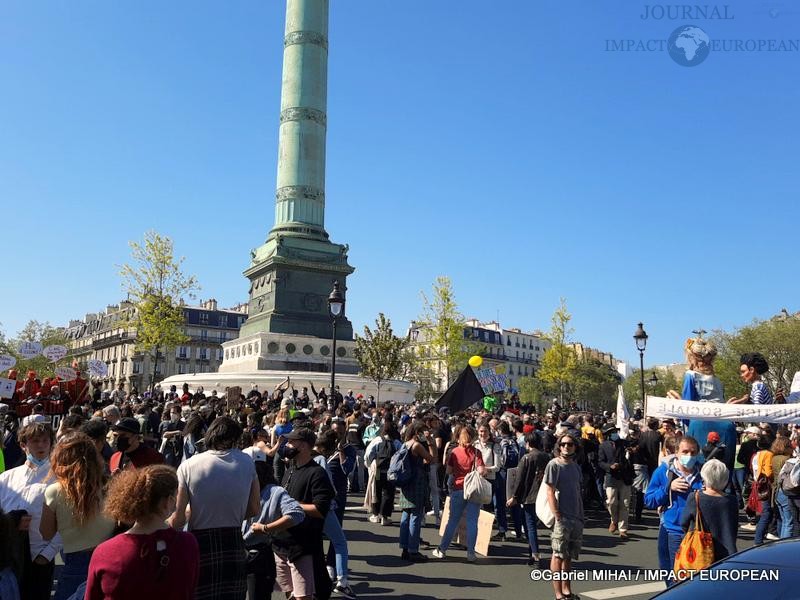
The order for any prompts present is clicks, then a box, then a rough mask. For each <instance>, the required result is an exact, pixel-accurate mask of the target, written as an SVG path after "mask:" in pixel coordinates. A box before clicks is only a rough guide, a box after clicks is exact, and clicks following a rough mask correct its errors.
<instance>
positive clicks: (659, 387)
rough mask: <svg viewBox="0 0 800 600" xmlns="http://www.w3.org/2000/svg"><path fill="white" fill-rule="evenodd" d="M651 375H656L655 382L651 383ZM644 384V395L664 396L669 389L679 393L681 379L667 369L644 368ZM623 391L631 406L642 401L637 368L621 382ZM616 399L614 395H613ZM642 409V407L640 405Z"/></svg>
mask: <svg viewBox="0 0 800 600" xmlns="http://www.w3.org/2000/svg"><path fill="white" fill-rule="evenodd" d="M653 375H655V376H656V380H657V383H656V384H655V385H653V384H651V383H650V381H652V379H653ZM644 385H645V395H646V396H658V397H659V398H665V397H666V396H667V392H668V391H669V390H675V391H677V392H678V393H680V391H681V389H682V388H683V381H682V380H680V379H679V378H678V377H677V376H676V375H675V374H674V373H673V372H672V371H670V370H669V369H645V371H644ZM622 387H623V389H624V391H625V398H626V400H627V401H628V403H629V404H630V405H631V406H640V405H641V403H642V376H641V374H640V372H639V371H638V370H637V371H636V372H634V373H633V374H632V375H631V376H630V377H628V378H627V379H626V380H625V382H624V383H623V384H622ZM614 398H615V399H616V396H615V397H614ZM642 409H644V407H642Z"/></svg>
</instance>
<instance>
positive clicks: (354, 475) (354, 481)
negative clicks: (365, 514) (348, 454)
mask: <svg viewBox="0 0 800 600" xmlns="http://www.w3.org/2000/svg"><path fill="white" fill-rule="evenodd" d="M348 479H349V480H350V491H351V492H353V493H355V492H362V491H364V449H363V448H357V449H356V467H355V469H353V471H352V472H351V473H350V475H349V476H348Z"/></svg>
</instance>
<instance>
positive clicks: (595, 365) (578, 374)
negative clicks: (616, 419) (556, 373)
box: [569, 358, 622, 412]
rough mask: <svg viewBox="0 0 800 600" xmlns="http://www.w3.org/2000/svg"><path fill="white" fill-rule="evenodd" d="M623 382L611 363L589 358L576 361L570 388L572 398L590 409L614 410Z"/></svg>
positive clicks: (598, 410)
mask: <svg viewBox="0 0 800 600" xmlns="http://www.w3.org/2000/svg"><path fill="white" fill-rule="evenodd" d="M621 382H622V377H621V376H620V374H619V373H618V372H617V371H616V370H615V369H614V368H613V367H611V365H608V364H606V363H604V362H601V361H599V360H597V359H594V358H588V359H585V360H580V361H578V362H577V363H576V365H575V371H574V373H573V375H572V380H571V381H570V385H569V390H570V393H571V397H572V399H574V400H578V401H580V402H581V403H582V404H583V405H584V407H585V408H587V409H589V410H592V411H595V412H600V411H604V410H614V407H615V406H616V401H617V386H618V385H619V384H620V383H621Z"/></svg>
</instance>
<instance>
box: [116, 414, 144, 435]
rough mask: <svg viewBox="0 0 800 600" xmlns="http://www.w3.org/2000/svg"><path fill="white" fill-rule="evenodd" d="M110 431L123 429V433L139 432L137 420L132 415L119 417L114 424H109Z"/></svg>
mask: <svg viewBox="0 0 800 600" xmlns="http://www.w3.org/2000/svg"><path fill="white" fill-rule="evenodd" d="M111 431H124V432H125V433H136V434H138V433H140V432H141V427H139V421H137V420H136V419H134V418H133V417H125V418H124V419H120V420H119V422H118V423H117V424H116V425H112V426H111Z"/></svg>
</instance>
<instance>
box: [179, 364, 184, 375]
mask: <svg viewBox="0 0 800 600" xmlns="http://www.w3.org/2000/svg"><path fill="white" fill-rule="evenodd" d="M184 373H186V363H178V374H179V375H183V374H184Z"/></svg>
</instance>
